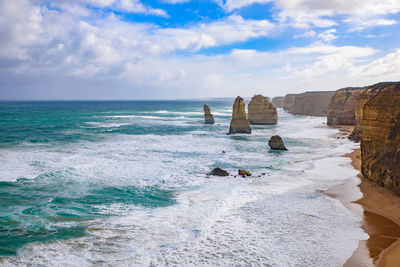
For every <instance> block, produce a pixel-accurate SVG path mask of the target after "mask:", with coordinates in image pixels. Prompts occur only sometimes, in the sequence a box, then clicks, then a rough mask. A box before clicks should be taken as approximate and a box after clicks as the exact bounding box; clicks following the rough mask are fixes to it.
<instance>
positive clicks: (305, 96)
mask: <svg viewBox="0 0 400 267" xmlns="http://www.w3.org/2000/svg"><path fill="white" fill-rule="evenodd" d="M334 93H335V92H334V91H315V92H305V93H302V94H297V95H294V101H293V103H292V105H291V106H290V108H289V109H288V111H289V113H291V114H295V115H310V116H326V114H327V110H328V104H329V102H330V101H331V98H332V96H333V95H334Z"/></svg>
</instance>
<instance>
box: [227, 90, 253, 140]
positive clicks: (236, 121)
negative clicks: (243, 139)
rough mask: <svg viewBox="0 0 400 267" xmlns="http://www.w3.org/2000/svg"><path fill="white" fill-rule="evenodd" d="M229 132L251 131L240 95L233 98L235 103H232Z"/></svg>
mask: <svg viewBox="0 0 400 267" xmlns="http://www.w3.org/2000/svg"><path fill="white" fill-rule="evenodd" d="M229 133H230V134H231V133H248V134H249V133H251V128H250V123H249V120H248V119H247V116H246V111H245V104H244V100H243V98H241V97H240V96H238V97H237V98H236V99H235V103H234V104H233V110H232V119H231V125H230V127H229Z"/></svg>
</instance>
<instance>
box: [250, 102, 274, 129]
mask: <svg viewBox="0 0 400 267" xmlns="http://www.w3.org/2000/svg"><path fill="white" fill-rule="evenodd" d="M249 121H250V124H253V125H271V124H277V123H278V113H277V112H276V108H275V107H274V105H272V104H271V102H269V100H268V98H267V97H264V96H262V95H255V96H253V97H252V98H251V101H250V103H249Z"/></svg>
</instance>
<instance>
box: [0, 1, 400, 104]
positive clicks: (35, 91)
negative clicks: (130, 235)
mask: <svg viewBox="0 0 400 267" xmlns="http://www.w3.org/2000/svg"><path fill="white" fill-rule="evenodd" d="M399 20H400V1H399V0H347V1H341V0H325V1H319V0H225V1H224V0H209V1H207V0H204V1H194V0H193V1H191V0H151V1H140V0H69V1H66V0H65V1H63V0H58V1H46V0H13V1H10V0H0V35H1V36H2V38H1V40H0V99H2V100H10V99H21V100H29V99H38V100H45V99H175V98H196V97H201V98H202V97H224V96H236V95H241V96H245V97H247V96H252V95H253V94H255V93H262V94H264V95H267V96H277V95H284V94H286V93H296V92H303V91H307V90H335V89H338V88H342V87H347V86H363V85H368V84H373V83H376V82H381V81H394V80H396V81H397V80H400V78H399V77H400V45H399V44H400V34H399V32H400V26H399Z"/></svg>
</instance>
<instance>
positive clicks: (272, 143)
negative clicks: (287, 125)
mask: <svg viewBox="0 0 400 267" xmlns="http://www.w3.org/2000/svg"><path fill="white" fill-rule="evenodd" d="M268 145H269V147H270V148H271V149H273V150H287V148H286V147H285V144H284V143H283V140H282V138H281V137H280V136H279V135H274V136H272V137H271V138H270V139H269V141H268Z"/></svg>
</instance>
